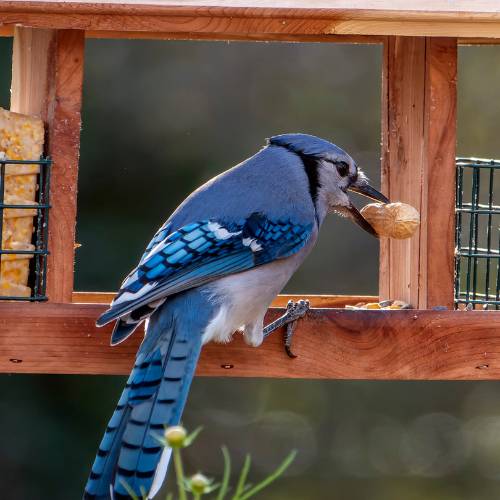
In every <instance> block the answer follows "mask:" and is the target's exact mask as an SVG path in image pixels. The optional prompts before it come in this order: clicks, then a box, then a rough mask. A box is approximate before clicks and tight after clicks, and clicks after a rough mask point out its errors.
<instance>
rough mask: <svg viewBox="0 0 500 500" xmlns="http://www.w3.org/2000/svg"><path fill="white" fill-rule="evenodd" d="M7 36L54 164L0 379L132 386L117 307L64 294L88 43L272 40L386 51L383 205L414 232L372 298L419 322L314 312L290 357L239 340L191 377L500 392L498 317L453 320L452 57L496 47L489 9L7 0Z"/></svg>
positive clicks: (24, 97) (386, 244)
mask: <svg viewBox="0 0 500 500" xmlns="http://www.w3.org/2000/svg"><path fill="white" fill-rule="evenodd" d="M0 34H1V35H3V36H13V37H14V53H13V72H12V101H11V110H12V111H16V112H20V113H24V114H30V115H38V116H40V117H42V119H43V120H44V122H45V126H46V131H47V141H46V151H45V153H46V154H47V155H49V156H50V158H51V159H52V162H53V164H52V185H51V192H50V200H51V205H52V208H51V209H50V220H51V223H50V227H49V234H48V249H49V252H50V254H49V256H48V273H47V296H48V301H46V302H43V303H42V302H39V303H29V302H23V303H21V302H9V301H1V302H0V371H2V372H17V373H21V372H22V373H80V374H118V373H120V374H125V373H128V372H129V370H130V368H131V366H132V363H133V357H134V354H135V352H136V349H137V346H138V343H139V342H140V338H139V337H140V335H137V336H136V337H135V339H132V340H131V341H128V342H126V343H125V344H123V345H120V346H118V347H114V348H111V347H109V333H110V329H109V328H104V329H97V328H96V327H95V325H94V322H95V319H96V318H97V316H98V315H99V314H100V313H101V312H102V311H103V310H104V309H105V307H106V304H107V303H109V301H110V299H111V297H112V295H111V294H105V293H78V292H75V291H74V290H73V263H74V236H75V221H76V195H77V173H78V154H79V153H78V152H79V137H80V126H81V118H80V113H81V96H82V82H83V55H84V45H85V39H86V38H140V39H164V40H171V39H186V40H192V39H196V40H245V41H256V40H269V41H271V40H279V41H295V42H309V41H317V42H324V43H327V42H331V43H371V44H381V45H383V47H384V58H383V67H382V68H381V73H382V76H383V91H382V103H383V106H382V190H383V192H384V193H385V194H387V195H388V196H389V197H390V198H391V199H392V200H399V201H403V202H406V203H409V204H411V205H413V206H415V207H416V208H417V209H418V210H419V211H420V213H421V216H422V225H421V228H420V230H419V233H418V234H417V235H416V236H415V237H413V238H412V239H410V240H405V241H392V240H386V239H384V240H382V241H381V252H380V297H381V298H397V299H401V300H405V301H407V302H409V303H411V304H413V305H414V306H415V307H416V308H417V309H414V310H404V311H370V310H366V311H349V310H343V309H342V308H343V307H344V305H346V304H353V303H356V302H358V301H359V300H362V299H360V298H359V297H336V296H313V297H309V298H310V300H311V302H312V305H313V306H314V307H315V309H313V310H312V311H311V312H310V313H309V314H308V316H307V318H306V319H304V320H301V321H300V324H299V326H298V329H297V335H296V340H295V342H296V343H295V346H294V350H295V351H296V353H297V355H298V358H296V359H294V360H291V359H288V358H287V357H286V355H285V354H284V352H283V349H282V348H281V345H280V344H281V339H280V338H279V335H278V336H274V337H272V338H270V339H269V340H267V341H266V342H265V343H264V345H262V346H261V347H260V348H258V349H252V348H250V347H247V346H245V345H244V344H243V342H242V341H241V339H240V338H236V339H235V340H234V341H233V342H232V343H231V344H229V345H224V346H219V345H208V346H206V347H205V348H204V350H203V354H202V357H201V361H200V364H199V368H198V373H199V374H200V375H210V376H221V375H229V376H251V377H285V378H291V377H301V378H339V379H340V378H345V379H419V380H421V379H474V380H478V379H500V311H467V312H464V311H455V310H453V308H454V260H455V255H454V249H455V187H456V184H455V182H456V175H455V172H456V168H455V144H456V109H457V106H456V100H457V93H456V75H457V45H458V44H494V43H498V42H499V41H500V6H499V4H498V0H455V1H453V2H450V1H448V0H413V1H412V2H408V1H407V0H317V1H314V2H306V1H303V0H302V1H300V0H189V1H180V0H121V1H120V2H117V1H114V0H101V1H100V2H97V1H94V0H65V1H59V0H45V1H38V0H31V1H25V0H9V1H6V0H1V1H0ZM287 300H288V297H284V296H280V297H278V298H277V300H276V302H275V304H274V305H275V306H277V307H282V306H283V305H284V303H286V301H287ZM436 306H445V307H446V308H447V310H433V308H435V307H436ZM278 313H279V309H271V310H270V311H269V314H268V319H271V318H272V317H275V316H276V315H277V314H278Z"/></svg>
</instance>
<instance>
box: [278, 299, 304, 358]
mask: <svg viewBox="0 0 500 500" xmlns="http://www.w3.org/2000/svg"><path fill="white" fill-rule="evenodd" d="M308 310H309V301H308V300H305V299H301V300H299V301H298V302H294V301H293V300H289V301H288V304H287V305H286V314H287V316H288V317H287V325H286V330H285V334H284V343H285V352H286V354H287V355H288V357H290V358H296V357H297V355H296V354H294V353H293V351H292V337H293V333H294V331H295V327H296V325H297V320H298V319H300V318H302V317H304V316H305V315H306V313H307V311H308Z"/></svg>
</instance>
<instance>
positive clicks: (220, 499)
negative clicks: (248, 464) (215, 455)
mask: <svg viewBox="0 0 500 500" xmlns="http://www.w3.org/2000/svg"><path fill="white" fill-rule="evenodd" d="M221 450H222V456H223V457H224V474H223V476H222V483H221V486H220V490H219V494H218V495H217V499H216V500H224V497H225V496H226V493H227V490H228V488H229V479H230V478H231V456H230V455H229V451H228V449H227V448H226V447H225V446H223V447H222V448H221Z"/></svg>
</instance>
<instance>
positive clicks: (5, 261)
mask: <svg viewBox="0 0 500 500" xmlns="http://www.w3.org/2000/svg"><path fill="white" fill-rule="evenodd" d="M43 140H44V129H43V122H42V120H40V119H39V118H34V117H31V116H26V115H21V114H19V113H12V112H10V111H7V110H4V109H1V108H0V155H1V156H2V157H4V158H7V159H10V160H38V159H39V158H40V156H41V154H42V151H43ZM38 172H39V167H38V165H7V166H6V168H5V185H4V186H0V189H3V191H4V203H6V204H11V205H34V204H36V203H35V199H36V191H37V175H38ZM36 212H37V211H36V209H23V208H13V209H4V210H3V224H2V240H1V241H2V246H1V249H2V250H35V247H34V245H32V243H31V241H32V238H33V217H34V216H35V215H36ZM32 257H33V256H32V255H29V254H6V255H2V256H1V267H0V295H3V296H7V295H12V296H14V295H15V296H22V297H29V296H30V295H31V289H30V288H29V287H28V286H27V283H28V273H29V261H30V259H31V258H32Z"/></svg>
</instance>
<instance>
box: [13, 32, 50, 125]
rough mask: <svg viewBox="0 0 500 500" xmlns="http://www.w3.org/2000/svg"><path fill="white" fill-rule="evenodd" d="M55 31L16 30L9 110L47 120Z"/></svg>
mask: <svg viewBox="0 0 500 500" xmlns="http://www.w3.org/2000/svg"><path fill="white" fill-rule="evenodd" d="M54 35H55V32H54V30H47V29H31V28H21V27H19V26H18V27H16V28H15V36H14V44H13V54H12V83H11V96H10V110H11V111H14V112H16V113H23V114H26V115H34V116H37V117H39V118H42V119H44V120H45V118H46V116H47V94H48V86H49V65H50V61H49V59H50V51H51V47H52V44H53V41H54Z"/></svg>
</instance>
